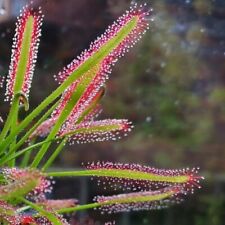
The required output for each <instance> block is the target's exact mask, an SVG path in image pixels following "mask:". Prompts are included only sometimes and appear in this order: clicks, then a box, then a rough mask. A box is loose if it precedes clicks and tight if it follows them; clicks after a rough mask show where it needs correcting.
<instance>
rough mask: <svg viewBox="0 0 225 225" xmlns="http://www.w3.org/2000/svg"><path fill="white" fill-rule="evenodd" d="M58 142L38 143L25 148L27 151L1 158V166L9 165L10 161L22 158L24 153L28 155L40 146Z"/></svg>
mask: <svg viewBox="0 0 225 225" xmlns="http://www.w3.org/2000/svg"><path fill="white" fill-rule="evenodd" d="M57 140H59V139H53V140H48V141H46V140H45V141H42V142H39V143H36V144H34V145H31V146H29V147H27V148H25V149H23V150H21V151H18V152H16V153H14V154H13V155H6V156H5V157H3V158H1V160H0V165H1V166H2V165H4V164H5V163H7V162H8V161H10V160H12V159H15V158H17V157H19V156H21V155H22V154H24V153H26V152H28V151H31V150H32V149H34V148H37V147H39V146H41V145H43V144H45V143H47V142H52V141H57Z"/></svg>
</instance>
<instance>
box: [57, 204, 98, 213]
mask: <svg viewBox="0 0 225 225" xmlns="http://www.w3.org/2000/svg"><path fill="white" fill-rule="evenodd" d="M100 206H101V204H100V203H98V202H96V203H90V204H86V205H78V206H75V207H70V208H62V209H60V210H58V211H57V212H58V213H70V212H75V211H82V210H86V209H93V208H97V207H100Z"/></svg>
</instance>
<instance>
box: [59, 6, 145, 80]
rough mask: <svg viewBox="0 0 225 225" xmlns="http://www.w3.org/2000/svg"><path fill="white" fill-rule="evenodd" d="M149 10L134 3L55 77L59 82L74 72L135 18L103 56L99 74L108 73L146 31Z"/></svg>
mask: <svg viewBox="0 0 225 225" xmlns="http://www.w3.org/2000/svg"><path fill="white" fill-rule="evenodd" d="M148 15H149V12H148V11H146V10H145V9H144V7H142V6H140V7H137V5H134V6H133V7H131V8H130V10H129V11H127V12H126V13H125V14H124V15H123V16H121V17H120V18H119V19H118V20H117V21H116V22H114V23H113V24H112V25H111V26H109V27H108V29H107V30H106V31H105V33H104V34H102V35H101V36H100V37H99V38H97V40H96V41H94V42H93V43H91V45H90V47H89V49H88V50H85V51H83V52H82V53H81V55H80V56H79V57H77V59H75V60H74V61H72V62H71V63H70V64H69V65H67V66H66V67H65V68H64V69H63V71H62V72H60V73H59V74H58V76H56V79H57V80H58V81H59V82H60V83H61V82H63V81H64V80H65V79H66V78H67V77H68V76H69V75H70V74H71V73H72V72H74V71H75V70H76V69H77V68H78V67H79V66H80V65H81V64H82V63H83V62H84V61H86V60H87V59H89V58H90V57H91V56H92V55H93V54H94V53H96V52H97V51H98V50H99V49H101V47H102V46H103V45H104V44H105V43H107V42H108V41H109V40H111V39H112V38H114V37H115V36H116V35H117V34H118V32H119V31H120V30H121V29H122V28H123V27H125V26H126V24H128V23H129V22H130V21H131V20H132V19H136V20H137V23H136V26H135V28H134V29H133V30H132V31H131V32H130V33H129V34H128V35H127V36H126V38H125V39H124V40H123V41H122V42H121V43H120V44H119V45H118V46H117V47H116V48H115V49H113V51H112V52H111V53H110V54H109V55H108V56H106V57H105V59H104V60H103V62H102V63H101V72H100V73H101V74H109V73H110V72H111V66H112V65H114V64H115V63H116V61H117V60H118V58H120V57H121V56H123V55H124V53H126V52H127V51H128V50H129V48H130V47H133V45H134V44H135V43H136V42H137V41H138V40H139V39H140V37H141V36H142V35H143V34H144V33H145V32H146V30H147V29H148V27H149V24H148V21H147V20H146V17H147V16H148Z"/></svg>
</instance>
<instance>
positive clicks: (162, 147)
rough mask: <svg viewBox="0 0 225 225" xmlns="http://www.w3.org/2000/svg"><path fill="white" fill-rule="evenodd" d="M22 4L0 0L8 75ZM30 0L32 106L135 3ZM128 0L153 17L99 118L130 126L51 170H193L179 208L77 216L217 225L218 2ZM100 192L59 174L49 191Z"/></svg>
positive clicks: (224, 177)
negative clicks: (37, 34) (34, 42)
mask: <svg viewBox="0 0 225 225" xmlns="http://www.w3.org/2000/svg"><path fill="white" fill-rule="evenodd" d="M27 2H29V1H27V0H0V75H1V76H5V75H6V74H7V71H8V66H9V63H10V54H11V45H12V37H13V35H14V30H15V20H16V16H18V15H19V10H20V9H21V8H22V7H23V6H24V5H25V4H26V3H27ZM33 2H34V6H35V7H38V6H41V7H42V9H43V13H44V14H45V18H44V24H43V31H42V37H41V44H40V51H39V55H38V56H39V57H38V63H37V67H36V71H35V76H34V80H33V85H32V90H31V95H30V99H31V107H34V106H35V105H37V104H39V103H40V101H41V100H42V99H44V98H45V97H46V96H47V95H48V94H49V93H51V91H52V90H54V88H55V87H57V83H56V82H55V81H54V79H53V75H54V74H57V73H58V72H59V71H60V69H61V68H62V67H63V66H65V65H66V64H67V63H69V62H70V61H71V60H72V59H73V58H74V57H76V56H77V55H78V54H79V53H80V52H81V51H82V50H83V49H85V48H88V46H89V43H90V41H93V40H94V39H95V38H96V37H97V36H98V35H100V34H101V33H103V32H104V30H105V28H106V27H107V26H108V25H110V24H111V23H112V22H113V21H114V20H115V19H116V18H117V17H118V16H120V15H121V14H123V12H124V11H125V10H126V9H128V8H129V6H130V4H133V3H134V2H135V1H132V2H131V1H130V0H82V1H80V0H66V1H62V0H34V1H33ZM136 2H137V3H141V2H142V3H143V2H146V3H149V6H150V7H152V8H153V9H154V13H153V15H152V18H154V21H153V22H151V29H150V31H149V32H148V33H147V35H145V36H144V38H143V39H142V41H141V42H140V43H139V44H138V45H137V46H136V47H135V48H134V49H132V51H131V52H130V53H129V54H128V55H126V57H124V58H123V59H122V60H120V62H119V63H118V64H117V65H116V66H115V67H114V69H113V73H112V74H111V77H110V80H109V81H108V83H107V91H106V94H105V96H104V99H103V101H102V105H103V109H104V112H103V115H102V116H101V117H102V118H128V119H129V120H131V121H133V123H134V125H135V129H134V130H133V131H132V133H131V134H130V135H129V136H128V137H127V138H125V139H122V140H120V141H117V142H104V143H94V144H85V145H73V146H69V145H68V146H66V147H65V150H64V151H63V153H62V154H61V156H60V157H59V158H58V159H57V162H56V163H55V167H56V168H61V169H64V170H66V169H69V168H79V167H80V166H81V163H82V162H83V163H87V162H92V161H98V160H102V161H113V162H126V163H140V164H145V165H149V166H154V167H157V168H185V167H196V166H200V167H201V173H202V174H203V175H204V176H205V177H206V180H205V181H204V182H202V186H203V188H202V190H199V191H197V192H196V193H195V194H194V195H192V196H190V198H189V199H188V200H187V201H185V202H184V203H182V204H181V205H178V206H174V207H171V208H169V209H163V210H159V211H148V212H135V213H128V214H127V213H121V214H116V215H110V216H109V215H101V214H100V213H99V212H98V211H87V212H85V213H82V214H77V215H75V217H76V218H77V217H78V218H90V219H93V221H99V223H96V224H102V223H103V221H112V220H116V221H117V224H118V225H225V1H224V0H151V1H148V0H145V1H136ZM3 99H4V90H1V102H3V101H2V100H3ZM7 113H8V103H1V107H0V115H1V116H2V117H3V119H5V118H6V115H7ZM104 193H105V194H106V193H112V192H110V190H107V191H105V190H103V189H101V188H100V187H98V186H97V185H96V182H94V181H91V180H90V179H87V178H85V179H83V178H81V179H64V180H57V182H56V185H55V190H54V193H53V194H54V196H56V197H57V198H67V197H68V198H71V197H75V198H78V199H79V200H80V202H81V203H87V202H91V201H92V199H93V196H95V195H96V194H104ZM101 221H102V222H101ZM74 224H77V223H75V222H74ZM81 224H82V225H85V224H92V223H91V222H90V223H88V222H81ZM93 224H94V223H93Z"/></svg>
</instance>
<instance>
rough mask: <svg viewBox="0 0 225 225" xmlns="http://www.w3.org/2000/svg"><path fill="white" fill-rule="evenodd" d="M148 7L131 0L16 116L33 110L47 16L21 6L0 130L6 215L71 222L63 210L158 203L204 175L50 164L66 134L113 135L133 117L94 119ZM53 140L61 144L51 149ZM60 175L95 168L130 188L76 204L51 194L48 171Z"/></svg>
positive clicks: (0, 193) (6, 219)
mask: <svg viewBox="0 0 225 225" xmlns="http://www.w3.org/2000/svg"><path fill="white" fill-rule="evenodd" d="M149 13H150V11H148V10H146V9H145V6H139V7H138V6H137V5H134V6H133V7H132V8H131V9H130V10H129V11H127V12H126V13H125V14H124V15H123V16H122V17H120V18H119V19H118V20H117V21H116V22H115V23H113V24H112V25H111V26H110V27H109V28H108V29H107V30H106V32H105V33H104V34H103V35H102V36H100V37H99V38H98V39H97V40H96V41H95V42H93V43H91V45H90V48H89V49H88V50H85V51H84V52H82V53H81V55H80V56H79V57H78V58H77V59H75V60H73V61H72V62H71V63H70V64H69V65H68V66H66V67H65V68H64V69H63V70H62V71H61V72H60V73H59V74H58V75H57V76H55V77H56V80H57V81H58V83H59V86H58V88H57V89H56V90H55V91H54V92H52V93H51V94H50V95H49V96H48V97H47V98H46V99H45V100H44V101H42V102H41V103H40V104H39V105H38V106H37V107H36V108H35V109H34V110H33V111H32V112H30V113H29V114H28V115H27V116H26V117H25V118H23V119H21V120H20V121H18V120H19V112H20V111H21V110H26V111H28V110H29V90H30V87H31V83H32V76H33V72H34V67H35V62H36V58H37V52H38V46H39V38H40V35H41V25H42V20H43V15H42V13H41V9H38V10H34V9H33V8H30V7H28V6H27V7H25V8H24V9H23V11H22V12H21V16H20V17H19V18H18V22H17V26H16V33H15V37H14V43H13V47H12V57H11V64H10V69H9V75H8V78H7V83H6V100H7V101H10V103H11V107H10V111H9V114H8V117H7V119H6V121H5V125H4V127H3V129H2V131H1V134H0V164H1V167H2V169H1V180H0V182H1V186H0V221H1V222H2V223H4V224H12V225H19V224H23V225H25V224H37V225H38V224H56V225H57V224H65V225H66V224H69V223H68V222H67V221H66V220H65V219H64V218H63V216H62V214H64V213H69V212H74V211H79V210H86V209H90V208H100V209H101V210H102V212H105V211H106V212H108V213H114V212H122V211H130V210H141V209H142V210H149V209H158V208H162V207H165V206H168V205H170V204H171V203H174V202H180V201H181V199H182V196H184V195H187V194H188V193H192V192H193V190H194V188H195V187H198V188H199V187H200V186H199V180H200V179H202V177H199V176H198V175H197V173H198V170H197V169H183V170H159V169H154V168H151V167H143V166H140V165H135V164H131V165H127V164H113V163H109V162H107V163H100V162H98V163H91V164H89V165H87V166H86V169H85V170H81V171H67V172H46V171H47V169H48V168H49V167H50V166H51V165H52V163H53V162H54V160H55V158H56V157H57V156H58V155H59V153H60V152H61V150H62V149H63V146H64V145H65V144H66V143H67V142H69V143H73V142H77V143H86V142H93V141H106V140H115V139H117V138H120V137H121V136H122V135H126V134H127V133H128V132H129V131H130V130H131V128H132V124H131V123H130V122H129V121H127V120H125V119H105V120H96V117H97V116H98V114H99V113H100V111H101V107H100V105H99V101H100V99H101V97H102V96H103V93H104V88H103V86H104V84H105V81H106V80H107V78H108V75H109V74H110V73H111V69H112V66H113V65H114V64H115V63H116V62H117V60H118V59H119V58H120V57H122V56H123V55H124V54H125V53H126V52H127V51H128V50H129V49H130V48H131V47H133V45H134V44H135V43H136V42H137V41H138V40H139V39H140V37H141V36H142V35H143V34H144V33H145V32H146V30H147V29H148V19H147V17H148V16H149ZM39 137H41V138H42V140H41V141H40V138H39ZM52 143H56V144H57V145H58V146H57V147H56V149H55V150H54V151H53V152H51V154H50V153H49V154H50V156H49V157H46V153H47V152H49V150H50V146H51V145H52ZM36 149H38V152H37V154H36V155H35V157H34V158H33V159H32V157H31V155H30V153H31V152H33V153H35V150H36ZM21 158H22V159H21ZM42 161H44V162H43V164H41V162H42ZM62 176H63V177H65V176H95V177H99V178H101V179H103V180H104V183H105V184H108V186H112V187H113V188H114V189H115V188H116V189H117V188H118V189H122V190H129V191H131V192H130V193H126V194H120V195H114V196H97V197H96V198H95V199H94V201H95V202H94V203H90V204H86V205H79V204H78V203H77V201H76V200H75V199H66V200H50V199H47V197H46V193H49V192H51V190H52V182H51V177H62ZM101 179H100V180H101ZM106 224H110V223H106Z"/></svg>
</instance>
